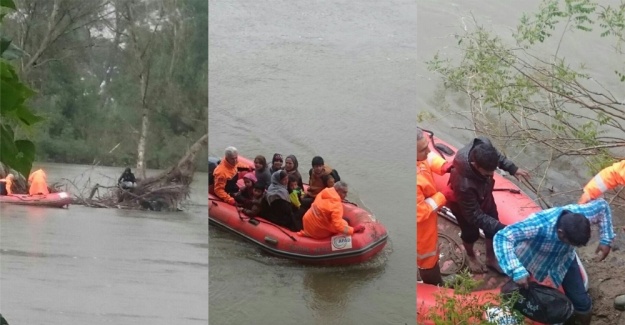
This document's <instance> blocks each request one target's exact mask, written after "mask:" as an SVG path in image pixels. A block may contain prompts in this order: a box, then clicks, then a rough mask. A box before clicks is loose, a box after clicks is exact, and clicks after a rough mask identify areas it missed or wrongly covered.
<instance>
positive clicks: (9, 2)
mask: <svg viewBox="0 0 625 325" xmlns="http://www.w3.org/2000/svg"><path fill="white" fill-rule="evenodd" d="M0 7H5V8H11V9H13V10H17V8H16V7H15V3H14V2H13V0H0Z"/></svg>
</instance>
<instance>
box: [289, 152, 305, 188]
mask: <svg viewBox="0 0 625 325" xmlns="http://www.w3.org/2000/svg"><path fill="white" fill-rule="evenodd" d="M298 165H299V164H298V163H297V158H295V156H294V155H288V156H287V157H286V159H284V170H285V171H286V172H287V174H289V176H290V175H295V176H296V177H297V185H298V186H299V188H301V189H303V188H304V183H303V182H302V174H300V173H299V170H298V169H297V166H298Z"/></svg>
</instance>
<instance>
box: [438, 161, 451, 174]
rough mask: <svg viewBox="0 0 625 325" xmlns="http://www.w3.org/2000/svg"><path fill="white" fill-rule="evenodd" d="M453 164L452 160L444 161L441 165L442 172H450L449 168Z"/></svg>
mask: <svg viewBox="0 0 625 325" xmlns="http://www.w3.org/2000/svg"><path fill="white" fill-rule="evenodd" d="M453 166H454V164H453V163H452V162H449V161H448V162H446V163H444V164H443V167H442V168H441V170H442V171H443V173H445V174H446V173H449V172H451V168H452V167H453Z"/></svg>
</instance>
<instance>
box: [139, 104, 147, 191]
mask: <svg viewBox="0 0 625 325" xmlns="http://www.w3.org/2000/svg"><path fill="white" fill-rule="evenodd" d="M148 113H149V109H148V108H147V107H143V116H142V118H141V135H140V136H139V145H138V146H137V175H139V177H141V178H142V179H145V143H146V140H147V137H148V127H149V124H150V123H149V122H150V120H149V118H148Z"/></svg>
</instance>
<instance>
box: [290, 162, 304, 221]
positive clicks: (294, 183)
mask: <svg viewBox="0 0 625 325" xmlns="http://www.w3.org/2000/svg"><path fill="white" fill-rule="evenodd" d="M287 174H288V172H287ZM298 181H300V179H298V178H297V176H296V175H294V174H289V197H290V199H291V204H292V205H293V210H294V211H293V212H296V211H298V210H299V207H300V206H301V205H302V204H301V203H300V201H299V200H300V198H301V197H302V196H303V195H304V192H303V190H302V188H301V187H299V183H298Z"/></svg>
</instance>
